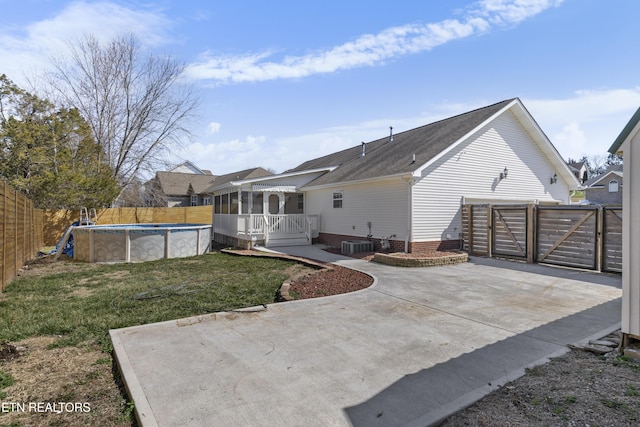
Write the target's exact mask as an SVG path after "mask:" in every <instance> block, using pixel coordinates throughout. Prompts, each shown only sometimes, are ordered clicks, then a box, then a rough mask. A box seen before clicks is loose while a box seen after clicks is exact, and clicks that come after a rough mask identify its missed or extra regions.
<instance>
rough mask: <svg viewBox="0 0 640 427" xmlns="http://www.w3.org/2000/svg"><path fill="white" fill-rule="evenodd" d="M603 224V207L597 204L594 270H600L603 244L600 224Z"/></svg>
mask: <svg viewBox="0 0 640 427" xmlns="http://www.w3.org/2000/svg"><path fill="white" fill-rule="evenodd" d="M603 224H604V209H603V208H602V206H598V211H597V214H596V265H595V267H596V271H602V257H603V255H604V251H603V246H604V239H603V238H602V225H603Z"/></svg>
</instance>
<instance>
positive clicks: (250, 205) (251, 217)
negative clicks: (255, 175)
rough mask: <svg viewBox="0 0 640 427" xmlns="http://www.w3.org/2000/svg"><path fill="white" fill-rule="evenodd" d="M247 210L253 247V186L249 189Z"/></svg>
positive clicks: (251, 245)
mask: <svg viewBox="0 0 640 427" xmlns="http://www.w3.org/2000/svg"><path fill="white" fill-rule="evenodd" d="M247 212H248V213H249V246H250V247H252V248H253V186H252V187H251V190H249V199H248V200H247Z"/></svg>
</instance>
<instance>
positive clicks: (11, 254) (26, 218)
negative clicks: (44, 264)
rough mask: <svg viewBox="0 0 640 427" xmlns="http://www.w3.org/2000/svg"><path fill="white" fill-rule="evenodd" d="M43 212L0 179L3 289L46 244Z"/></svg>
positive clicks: (0, 285)
mask: <svg viewBox="0 0 640 427" xmlns="http://www.w3.org/2000/svg"><path fill="white" fill-rule="evenodd" d="M42 231H43V212H42V211H41V210H40V209H36V208H34V206H33V203H32V202H31V200H29V198H28V197H26V196H25V195H23V194H21V193H19V192H18V191H16V190H15V189H13V188H12V187H11V186H10V185H9V184H8V183H7V182H6V181H5V180H0V239H1V241H0V292H2V291H3V290H4V287H5V285H6V284H7V283H9V282H10V281H11V280H12V279H13V278H15V277H16V275H17V272H18V270H19V269H20V268H22V266H24V265H25V263H26V262H27V261H29V260H31V259H33V258H35V257H36V256H37V254H38V251H39V250H40V249H42V247H43V246H44V244H43V233H42Z"/></svg>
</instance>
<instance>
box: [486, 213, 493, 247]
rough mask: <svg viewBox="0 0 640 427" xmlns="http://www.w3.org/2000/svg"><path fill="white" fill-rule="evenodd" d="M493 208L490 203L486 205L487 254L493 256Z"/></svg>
mask: <svg viewBox="0 0 640 427" xmlns="http://www.w3.org/2000/svg"><path fill="white" fill-rule="evenodd" d="M492 213H493V208H492V206H491V204H488V205H487V256H488V257H489V258H491V257H492V256H493V215H492Z"/></svg>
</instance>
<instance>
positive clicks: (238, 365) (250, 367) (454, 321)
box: [111, 246, 621, 427]
mask: <svg viewBox="0 0 640 427" xmlns="http://www.w3.org/2000/svg"><path fill="white" fill-rule="evenodd" d="M279 250H281V251H283V252H286V253H289V254H292V255H298V256H303V257H308V258H313V259H320V260H324V261H333V262H336V263H338V264H340V265H343V266H347V267H351V268H356V269H359V270H362V271H365V272H367V273H369V274H371V275H373V276H374V277H375V278H376V280H375V282H374V285H373V286H372V287H370V288H368V289H365V290H362V291H358V292H354V293H351V294H345V295H337V296H331V297H325V298H319V299H313V300H303V301H293V302H288V303H278V304H271V305H268V306H267V307H266V309H265V308H263V307H256V308H253V309H248V310H246V311H235V312H225V313H215V314H209V315H204V316H198V317H194V318H189V319H181V320H176V321H171V322H164V323H159V324H152V325H143V326H138V327H132V328H126V329H120V330H113V331H111V337H112V340H113V344H114V350H115V354H116V357H117V360H118V363H119V366H120V368H121V371H122V374H123V378H124V380H125V382H126V385H127V388H128V390H129V392H130V395H131V397H132V398H133V400H134V402H135V406H136V412H137V414H138V418H139V420H140V422H141V423H142V425H144V426H154V425H159V426H211V425H221V426H222V425H224V426H226V425H238V426H274V425H277V426H302V425H304V426H349V425H352V426H363V427H364V426H367V427H368V426H426V425H433V424H434V423H437V422H439V421H441V420H443V419H444V418H446V417H447V416H448V415H450V414H452V413H455V412H456V411H457V410H459V409H460V408H463V407H465V406H466V405H468V404H470V403H472V402H473V401H475V400H477V399H479V398H480V397H482V396H483V395H485V394H487V393H489V392H490V391H492V390H493V389H495V388H496V387H498V386H499V385H501V384H504V383H505V382H507V381H510V380H512V379H515V378H517V377H518V376H519V375H521V374H522V373H523V372H524V369H525V368H526V367H528V366H532V365H535V364H539V363H543V362H544V361H545V360H547V358H549V357H554V356H557V355H561V354H563V353H564V352H565V351H567V347H566V345H567V344H568V343H573V342H580V341H583V340H587V339H590V338H599V337H601V336H604V335H606V334H607V333H609V332H610V331H613V330H615V329H616V328H618V327H619V322H620V296H621V290H620V277H619V276H616V275H608V274H597V273H590V272H583V271H576V270H566V269H557V268H552V267H545V266H541V265H530V264H520V263H515V262H509V261H499V260H493V259H482V258H472V259H471V261H470V262H469V263H465V264H459V265H454V266H445V267H430V268H418V269H408V268H401V267H391V266H386V265H380V264H375V263H368V262H365V261H361V260H354V259H349V258H345V257H342V256H340V255H333V254H329V253H327V252H324V251H321V250H320V249H319V248H317V247H315V246H314V247H311V246H307V247H291V248H282V249H279Z"/></svg>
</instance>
